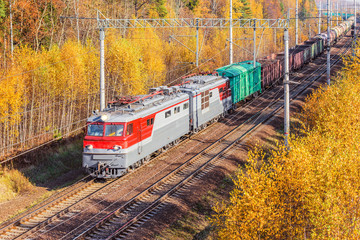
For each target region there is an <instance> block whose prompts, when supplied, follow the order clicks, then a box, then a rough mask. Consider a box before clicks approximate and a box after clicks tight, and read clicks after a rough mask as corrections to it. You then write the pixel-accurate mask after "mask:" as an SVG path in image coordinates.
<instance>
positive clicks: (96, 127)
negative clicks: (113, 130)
mask: <svg viewBox="0 0 360 240" xmlns="http://www.w3.org/2000/svg"><path fill="white" fill-rule="evenodd" d="M103 132H104V125H100V124H89V125H88V128H87V135H88V136H96V137H102V135H103Z"/></svg>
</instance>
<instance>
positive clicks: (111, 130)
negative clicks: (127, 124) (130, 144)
mask: <svg viewBox="0 0 360 240" xmlns="http://www.w3.org/2000/svg"><path fill="white" fill-rule="evenodd" d="M123 130H124V125H122V124H111V125H106V126H105V136H108V137H119V136H122V135H123Z"/></svg>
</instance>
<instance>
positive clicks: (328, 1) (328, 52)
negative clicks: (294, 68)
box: [326, 0, 330, 86]
mask: <svg viewBox="0 0 360 240" xmlns="http://www.w3.org/2000/svg"><path fill="white" fill-rule="evenodd" d="M326 79H327V84H328V85H329V86H330V0H327V71H326Z"/></svg>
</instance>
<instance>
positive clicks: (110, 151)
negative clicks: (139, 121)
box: [83, 122, 133, 177]
mask: <svg viewBox="0 0 360 240" xmlns="http://www.w3.org/2000/svg"><path fill="white" fill-rule="evenodd" d="M132 135H133V124H127V123H125V122H111V123H106V122H89V123H88V124H87V130H86V136H85V138H84V146H83V150H84V152H83V167H85V168H86V170H87V172H88V173H90V174H91V175H94V176H96V177H114V176H119V175H122V174H123V172H124V171H125V169H126V154H125V152H126V151H125V150H124V149H126V148H127V145H128V142H129V141H130V138H131V137H132ZM130 142H131V141H130Z"/></svg>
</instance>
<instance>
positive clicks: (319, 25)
mask: <svg viewBox="0 0 360 240" xmlns="http://www.w3.org/2000/svg"><path fill="white" fill-rule="evenodd" d="M320 5H321V4H320ZM320 33H321V8H320V9H319V23H318V34H320Z"/></svg>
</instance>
